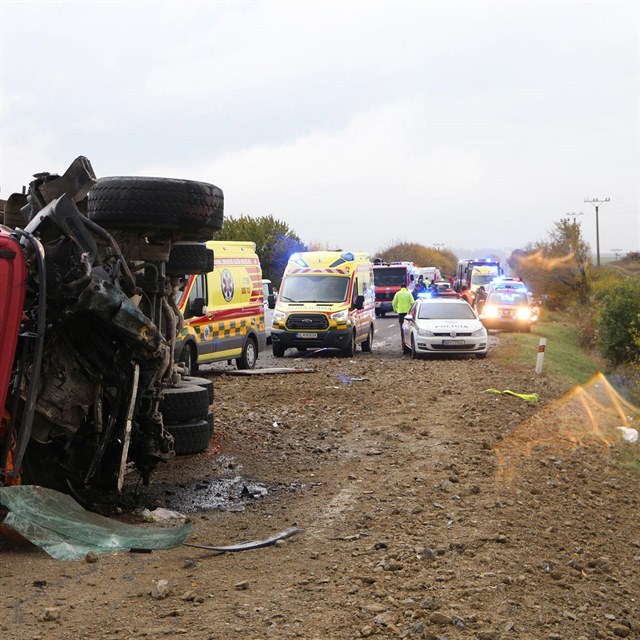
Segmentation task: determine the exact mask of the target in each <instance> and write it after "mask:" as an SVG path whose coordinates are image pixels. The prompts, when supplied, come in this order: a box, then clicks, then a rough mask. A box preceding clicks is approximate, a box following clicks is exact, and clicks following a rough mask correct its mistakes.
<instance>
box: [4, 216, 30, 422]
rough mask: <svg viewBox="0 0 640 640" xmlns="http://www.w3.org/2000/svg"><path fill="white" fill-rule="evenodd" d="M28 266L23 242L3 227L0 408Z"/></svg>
mask: <svg viewBox="0 0 640 640" xmlns="http://www.w3.org/2000/svg"><path fill="white" fill-rule="evenodd" d="M26 274H27V267H26V264H25V261H24V256H23V255H22V250H21V249H20V245H19V244H18V243H17V241H16V240H14V239H13V238H12V237H11V235H10V234H9V233H8V232H7V231H4V230H1V229H0V345H2V349H0V411H2V409H3V408H4V403H5V400H6V397H7V387H8V386H9V378H10V377H11V371H12V369H13V356H14V355H15V350H16V343H17V341H18V332H19V330H20V321H21V319H22V305H23V303H24V295H25V288H26Z"/></svg>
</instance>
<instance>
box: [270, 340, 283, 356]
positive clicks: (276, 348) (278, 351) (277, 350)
mask: <svg viewBox="0 0 640 640" xmlns="http://www.w3.org/2000/svg"><path fill="white" fill-rule="evenodd" d="M271 348H272V349H273V357H274V358H283V357H284V352H285V351H286V349H285V348H284V347H282V346H280V345H279V344H275V343H272V345H271Z"/></svg>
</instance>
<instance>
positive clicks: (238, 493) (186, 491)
mask: <svg viewBox="0 0 640 640" xmlns="http://www.w3.org/2000/svg"><path fill="white" fill-rule="evenodd" d="M150 489H151V490H150V492H149V494H148V495H147V498H148V499H149V498H151V499H153V498H156V499H157V500H158V501H160V502H162V503H163V504H164V505H166V507H167V508H168V509H171V510H173V511H179V512H180V513H185V514H186V513H192V512H194V511H213V510H216V509H220V510H224V511H243V510H244V508H245V503H246V501H247V500H253V499H256V498H261V497H264V496H266V495H267V494H268V493H269V491H268V489H267V487H266V485H264V484H262V483H260V482H250V481H248V480H246V479H244V478H242V477H241V476H235V477H233V478H210V479H208V480H198V481H196V482H192V483H190V484H180V485H176V484H171V485H168V484H156V485H155V486H153V487H150Z"/></svg>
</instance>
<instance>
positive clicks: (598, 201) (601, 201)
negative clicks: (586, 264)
mask: <svg viewBox="0 0 640 640" xmlns="http://www.w3.org/2000/svg"><path fill="white" fill-rule="evenodd" d="M584 201H585V202H586V203H588V204H593V205H595V207H596V265H597V266H598V267H599V266H600V226H599V224H598V206H599V205H601V204H604V203H605V202H610V201H611V198H603V199H600V198H591V200H589V199H588V198H585V199H584Z"/></svg>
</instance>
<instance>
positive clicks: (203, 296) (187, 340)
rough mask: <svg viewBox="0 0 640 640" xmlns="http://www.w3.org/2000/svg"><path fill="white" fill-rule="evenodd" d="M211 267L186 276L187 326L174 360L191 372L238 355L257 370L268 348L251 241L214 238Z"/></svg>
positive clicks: (183, 305)
mask: <svg viewBox="0 0 640 640" xmlns="http://www.w3.org/2000/svg"><path fill="white" fill-rule="evenodd" d="M205 246H206V247H207V248H208V249H212V250H213V270H212V271H209V272H208V273H204V274H200V275H191V276H188V279H187V281H186V284H185V286H184V288H183V289H182V291H181V292H180V294H179V299H178V306H179V309H180V311H181V313H182V315H183V316H184V327H183V329H182V330H181V331H180V333H179V334H178V338H177V341H176V360H177V361H178V362H180V361H182V362H184V363H185V365H186V368H187V369H188V371H189V373H190V374H194V373H196V372H197V370H198V365H200V364H209V363H211V362H219V361H222V360H227V361H228V362H229V363H231V361H232V360H234V359H235V361H236V366H237V367H238V369H253V368H254V367H255V364H256V360H257V358H258V353H259V352H260V351H263V350H264V349H265V348H266V344H267V337H266V333H265V324H264V299H263V288H262V268H261V266H260V259H259V258H258V255H257V254H256V245H255V243H253V242H228V241H223V240H210V241H209V242H206V243H205Z"/></svg>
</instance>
